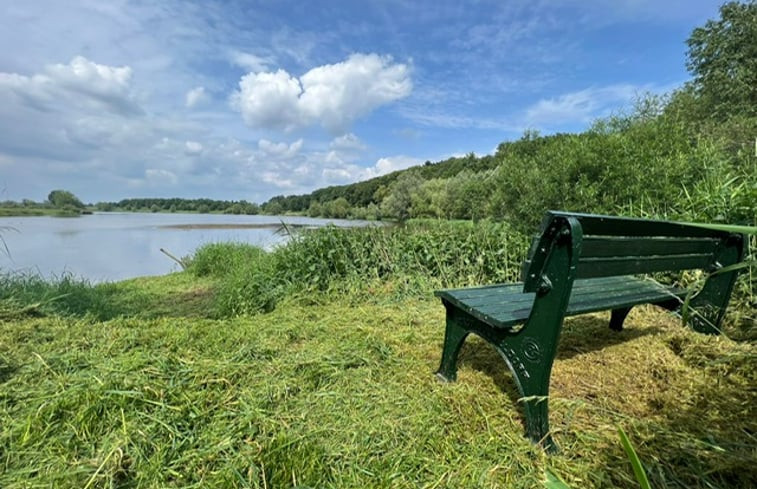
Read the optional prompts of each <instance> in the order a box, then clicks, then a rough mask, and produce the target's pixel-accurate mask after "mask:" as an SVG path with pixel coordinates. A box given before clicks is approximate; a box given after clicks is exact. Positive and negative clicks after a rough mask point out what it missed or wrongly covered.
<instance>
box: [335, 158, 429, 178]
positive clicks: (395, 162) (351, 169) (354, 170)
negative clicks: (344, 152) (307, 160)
mask: <svg viewBox="0 0 757 489" xmlns="http://www.w3.org/2000/svg"><path fill="white" fill-rule="evenodd" d="M329 155H330V156H331V159H329V158H326V162H327V165H328V163H332V164H331V165H328V166H326V167H325V168H323V170H322V175H323V179H324V181H326V182H329V183H330V184H339V183H349V182H355V181H361V180H368V179H370V178H375V177H380V176H381V175H386V174H387V173H391V172H393V171H398V170H404V169H406V168H410V167H411V166H416V165H420V164H421V163H422V160H421V159H419V158H413V157H410V156H404V155H399V156H387V157H384V158H379V159H378V160H377V161H376V163H375V164H374V165H373V166H369V167H363V166H360V165H356V164H349V163H347V162H345V161H341V160H339V159H338V158H335V154H334V153H333V152H332V153H329Z"/></svg>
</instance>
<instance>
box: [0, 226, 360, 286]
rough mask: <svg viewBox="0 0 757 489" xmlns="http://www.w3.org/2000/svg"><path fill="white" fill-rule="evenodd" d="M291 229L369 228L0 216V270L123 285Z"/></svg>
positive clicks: (268, 241) (278, 237)
mask: <svg viewBox="0 0 757 489" xmlns="http://www.w3.org/2000/svg"><path fill="white" fill-rule="evenodd" d="M282 221H283V222H285V223H286V224H287V225H288V226H291V227H302V226H306V227H312V226H323V225H325V224H327V223H333V224H335V225H337V226H356V225H358V226H359V225H366V224H369V223H366V222H361V221H341V220H326V219H311V218H307V217H277V216H235V215H215V214H213V215H210V214H159V213H158V214H138V213H96V214H93V215H89V216H83V217H80V218H67V219H63V218H54V217H5V218H0V229H4V228H5V227H12V228H15V229H16V230H17V232H16V231H14V232H3V238H4V239H5V242H6V244H7V245H8V248H9V250H10V253H11V254H10V256H7V255H5V254H4V253H0V270H2V271H9V270H10V271H22V272H32V273H40V274H42V275H43V276H45V277H53V276H59V275H61V274H62V273H72V274H74V275H76V276H79V277H84V278H87V279H89V280H91V281H94V282H100V281H114V280H123V279H126V278H131V277H138V276H143V275H161V274H165V273H169V272H172V271H176V270H178V268H179V265H178V264H177V263H176V262H174V261H173V260H171V259H170V258H168V257H167V256H166V255H164V254H163V253H162V252H161V251H160V249H161V248H163V249H165V250H166V251H168V252H170V253H171V254H172V255H174V256H177V257H179V258H182V257H185V256H188V255H190V254H191V253H193V252H194V250H196V249H197V248H198V247H199V246H200V245H202V244H205V243H213V242H225V241H234V242H243V243H251V244H254V245H256V246H262V247H264V248H269V249H270V248H271V247H273V246H275V245H276V244H277V243H281V242H283V241H284V240H286V239H287V238H286V233H277V232H276V231H277V230H278V229H280V228H281V222H282Z"/></svg>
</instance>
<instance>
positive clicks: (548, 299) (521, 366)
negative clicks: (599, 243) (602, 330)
mask: <svg viewBox="0 0 757 489" xmlns="http://www.w3.org/2000/svg"><path fill="white" fill-rule="evenodd" d="M580 238H581V226H580V225H579V224H578V222H577V221H576V220H575V219H572V218H564V219H560V220H556V221H555V222H553V225H552V226H551V227H550V229H548V230H547V231H546V232H545V236H544V245H545V246H552V247H553V248H552V249H551V252H550V253H548V254H547V261H546V263H544V266H543V268H542V270H543V273H542V276H541V277H538V280H534V281H533V282H534V284H536V285H535V288H536V299H535V300H534V305H533V308H532V309H531V314H530V315H529V317H528V320H527V321H526V323H525V325H524V326H523V327H522V328H521V329H519V330H517V331H516V330H510V329H500V328H493V327H492V326H490V325H488V324H486V323H484V322H483V321H480V320H478V319H476V318H475V317H473V316H471V315H469V314H467V313H465V312H463V311H461V310H460V309H458V308H456V307H454V306H453V305H451V304H449V303H448V302H446V301H444V302H443V303H444V306H445V309H446V312H447V323H446V330H445V335H444V347H443V351H442V361H441V365H440V366H439V370H438V371H437V376H439V377H440V378H441V379H443V380H446V381H454V380H455V379H456V378H457V356H458V354H459V352H460V348H461V347H462V345H463V342H464V341H465V338H466V337H467V336H468V334H470V333H475V334H476V335H478V336H480V337H481V338H483V339H484V340H486V341H487V342H489V343H490V344H491V345H492V346H493V347H494V348H495V349H496V350H497V352H498V353H499V354H500V356H501V357H502V358H503V359H504V360H505V363H506V364H507V367H508V368H509V369H510V371H511V372H512V374H513V379H514V380H515V385H516V386H517V388H518V391H519V392H520V394H521V396H522V397H521V399H520V401H521V402H522V403H523V407H524V413H525V425H526V436H528V437H529V438H530V439H531V440H532V441H534V442H535V443H538V444H540V445H541V446H543V447H544V448H545V449H547V450H548V451H554V450H556V448H557V446H556V445H555V443H554V440H553V439H552V436H551V435H550V433H549V402H548V401H549V379H550V376H551V374H552V364H553V362H554V358H555V354H556V353H557V343H558V341H559V338H560V331H561V330H562V325H563V318H564V317H565V312H566V310H567V307H568V301H569V300H570V293H571V290H572V287H573V281H574V280H575V270H576V263H577V261H578V256H579V254H580V250H579V249H578V245H577V243H580V242H581V239H580ZM565 270H569V271H570V272H569V273H568V274H567V276H566V274H565ZM533 278H534V279H536V278H537V277H533Z"/></svg>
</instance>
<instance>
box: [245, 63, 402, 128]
mask: <svg viewBox="0 0 757 489" xmlns="http://www.w3.org/2000/svg"><path fill="white" fill-rule="evenodd" d="M412 88H413V84H412V81H411V79H410V67H409V66H408V65H407V64H404V63H395V62H394V61H393V59H392V58H391V57H390V56H379V55H377V54H353V55H351V56H350V57H349V58H347V60H345V61H343V62H341V63H336V64H329V65H324V66H319V67H317V68H313V69H311V70H310V71H308V72H307V73H305V74H304V75H302V76H301V77H300V78H297V77H294V76H292V75H290V74H289V73H288V72H286V71H284V70H282V69H279V70H277V71H275V72H257V73H255V72H251V73H248V74H247V75H245V76H243V77H242V79H241V80H240V81H239V89H238V90H237V91H236V92H234V94H233V95H232V97H231V103H232V106H233V107H234V108H235V109H237V110H238V111H239V112H241V114H242V117H243V118H244V120H245V122H246V123H247V124H248V125H250V126H252V127H255V128H268V129H271V128H273V129H283V130H292V129H296V128H301V127H305V126H309V125H313V124H319V125H321V126H323V127H324V128H326V129H328V130H329V131H332V132H334V133H339V134H341V133H344V132H345V131H346V130H347V128H348V127H349V126H350V124H351V123H352V122H354V121H355V120H356V119H358V118H360V117H362V116H364V115H366V114H368V113H370V112H371V111H373V110H374V109H376V108H377V107H380V106H381V105H384V104H387V103H389V102H392V101H395V100H398V99H401V98H403V97H406V96H408V95H409V94H410V92H411V91H412Z"/></svg>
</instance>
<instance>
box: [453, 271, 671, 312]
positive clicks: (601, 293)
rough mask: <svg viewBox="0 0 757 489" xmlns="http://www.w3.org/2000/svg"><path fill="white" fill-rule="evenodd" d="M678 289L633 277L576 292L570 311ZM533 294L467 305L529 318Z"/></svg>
mask: <svg viewBox="0 0 757 489" xmlns="http://www.w3.org/2000/svg"><path fill="white" fill-rule="evenodd" d="M671 290H674V289H671V288H669V287H665V286H662V285H660V284H658V283H656V282H652V281H644V280H638V279H632V278H629V280H628V282H627V283H625V284H618V285H616V286H614V287H606V286H597V287H587V288H584V289H583V290H578V291H574V292H573V294H572V295H571V298H570V302H569V303H568V314H581V313H582V312H588V311H596V310H602V309H608V308H613V307H617V306H613V304H615V303H622V304H626V303H627V302H628V301H631V302H634V301H636V303H639V302H649V301H652V300H663V299H672V298H673V297H674V296H675V294H674V293H671V292H670V291H671ZM533 299H534V296H533V294H521V296H520V297H518V298H517V299H514V298H512V297H508V296H503V297H502V299H501V300H499V301H496V302H489V303H487V304H471V303H469V302H468V301H465V305H466V306H467V307H471V308H475V309H476V310H478V311H479V312H480V313H481V314H482V315H484V316H486V317H490V318H493V319H495V320H498V319H499V318H501V317H508V321H509V320H511V319H513V318H520V319H526V318H527V317H528V314H529V313H530V311H531V306H532V303H533Z"/></svg>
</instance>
